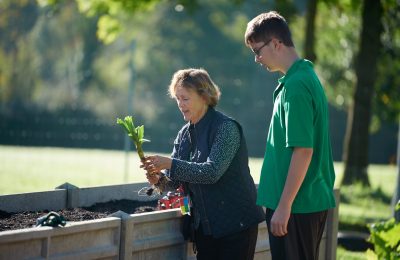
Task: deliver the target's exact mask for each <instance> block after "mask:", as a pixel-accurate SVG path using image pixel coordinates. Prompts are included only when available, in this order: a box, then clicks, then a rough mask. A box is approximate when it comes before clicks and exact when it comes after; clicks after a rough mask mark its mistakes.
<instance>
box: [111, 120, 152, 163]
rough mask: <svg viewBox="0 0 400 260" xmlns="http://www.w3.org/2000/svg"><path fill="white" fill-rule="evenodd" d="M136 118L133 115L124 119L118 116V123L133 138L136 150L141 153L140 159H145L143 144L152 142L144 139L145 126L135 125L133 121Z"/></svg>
mask: <svg viewBox="0 0 400 260" xmlns="http://www.w3.org/2000/svg"><path fill="white" fill-rule="evenodd" d="M133 121H134V119H133V117H132V116H126V117H125V119H124V120H122V119H120V118H117V124H119V125H120V126H122V127H123V128H124V129H125V131H126V132H127V133H128V136H129V137H130V138H131V139H132V141H133V143H134V144H135V146H136V151H137V153H138V155H139V158H140V160H142V161H143V160H144V152H143V148H142V144H143V143H144V142H150V141H149V140H147V139H144V138H143V137H144V126H143V125H141V126H138V127H135V124H134V123H133Z"/></svg>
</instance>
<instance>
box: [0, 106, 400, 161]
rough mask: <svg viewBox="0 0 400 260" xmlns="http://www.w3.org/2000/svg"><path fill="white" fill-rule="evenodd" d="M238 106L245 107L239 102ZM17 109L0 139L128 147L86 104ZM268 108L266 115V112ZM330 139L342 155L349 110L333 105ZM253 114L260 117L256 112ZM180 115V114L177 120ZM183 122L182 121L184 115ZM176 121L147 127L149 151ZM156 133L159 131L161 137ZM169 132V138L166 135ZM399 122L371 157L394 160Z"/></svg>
mask: <svg viewBox="0 0 400 260" xmlns="http://www.w3.org/2000/svg"><path fill="white" fill-rule="evenodd" d="M238 109H241V107H240V106H238ZM14 111H15V112H13V113H10V114H7V113H4V112H2V113H0V144H4V145H20V146H49V147H71V148H96V149H117V150H118V149H120V150H121V149H124V140H125V133H124V132H123V130H122V128H121V127H120V126H118V125H117V124H116V118H106V119H104V118H98V117H97V116H96V115H94V114H93V113H90V112H89V111H84V110H79V109H75V110H64V111H61V112H57V113H49V112H47V111H44V110H41V111H40V110H33V109H26V108H22V107H21V108H18V109H16V110H14ZM268 115H269V113H267V114H266V115H265V118H267V117H268ZM330 115H331V129H330V131H331V139H332V149H333V156H334V160H335V161H341V154H342V150H343V138H344V134H345V127H346V114H345V113H344V112H341V111H338V110H336V109H335V108H333V107H331V111H330ZM253 120H259V121H266V120H260V119H258V118H253ZM178 121H179V120H178ZM241 121H243V122H242V123H243V126H244V129H245V135H246V139H247V143H248V146H249V151H250V156H252V157H262V156H263V152H264V146H263V145H262V144H263V143H264V140H263V138H266V132H265V131H266V126H265V130H260V129H258V128H254V127H252V120H249V119H246V118H243V119H242V120H241ZM182 123H183V121H182ZM178 127H180V125H178V123H175V124H171V125H167V126H166V127H165V128H164V129H163V131H162V133H163V134H162V135H161V136H160V132H159V131H157V130H158V129H153V128H146V137H147V138H149V139H150V140H153V142H150V143H146V144H145V147H146V150H148V151H155V152H163V153H169V152H170V150H171V147H172V144H173V140H174V138H175V134H176V133H177V131H178V130H179V129H178ZM157 136H158V137H157ZM165 137H168V138H165ZM396 148H397V128H396V127H395V126H394V125H383V126H382V127H381V129H380V130H379V131H378V132H377V133H374V134H372V135H371V137H370V151H369V157H370V162H371V163H381V164H387V163H391V164H395V163H396Z"/></svg>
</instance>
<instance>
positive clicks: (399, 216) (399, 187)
mask: <svg viewBox="0 0 400 260" xmlns="http://www.w3.org/2000/svg"><path fill="white" fill-rule="evenodd" d="M397 131H398V138H397V180H396V187H395V190H394V193H393V198H392V207H393V217H394V218H395V219H396V221H398V222H400V210H398V211H396V204H397V202H398V201H400V121H399V129H398V130H397Z"/></svg>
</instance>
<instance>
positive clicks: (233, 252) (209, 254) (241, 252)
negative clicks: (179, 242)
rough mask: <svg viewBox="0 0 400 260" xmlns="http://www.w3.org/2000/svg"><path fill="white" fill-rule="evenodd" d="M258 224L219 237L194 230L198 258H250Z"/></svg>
mask: <svg viewBox="0 0 400 260" xmlns="http://www.w3.org/2000/svg"><path fill="white" fill-rule="evenodd" d="M257 235H258V225H255V226H252V227H250V228H248V229H246V230H243V231H240V232H238V233H235V234H232V235H228V236H225V237H221V238H214V237H213V236H208V235H204V234H203V232H202V228H201V226H200V227H199V229H198V230H196V234H195V237H196V248H197V259H198V260H225V259H226V260H235V259H237V260H252V259H253V258H254V251H255V248H256V243H257Z"/></svg>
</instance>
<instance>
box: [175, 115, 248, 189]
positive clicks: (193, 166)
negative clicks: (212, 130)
mask: <svg viewBox="0 0 400 260" xmlns="http://www.w3.org/2000/svg"><path fill="white" fill-rule="evenodd" d="M239 146H240V132H239V127H238V125H237V124H236V123H235V122H234V121H231V120H226V121H224V123H222V124H221V125H220V126H219V128H218V130H217V133H216V136H215V140H214V144H213V145H212V147H211V151H210V154H209V156H208V158H207V161H206V162H203V163H196V162H188V161H184V160H178V159H173V161H172V167H171V170H170V171H169V175H170V176H169V177H170V178H171V179H172V180H179V181H184V182H190V183H198V184H213V183H216V182H217V181H218V180H219V178H221V176H222V175H223V174H224V173H225V171H226V170H227V169H228V167H229V165H230V164H231V162H232V160H233V158H234V157H235V154H236V152H237V151H238V149H239Z"/></svg>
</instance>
